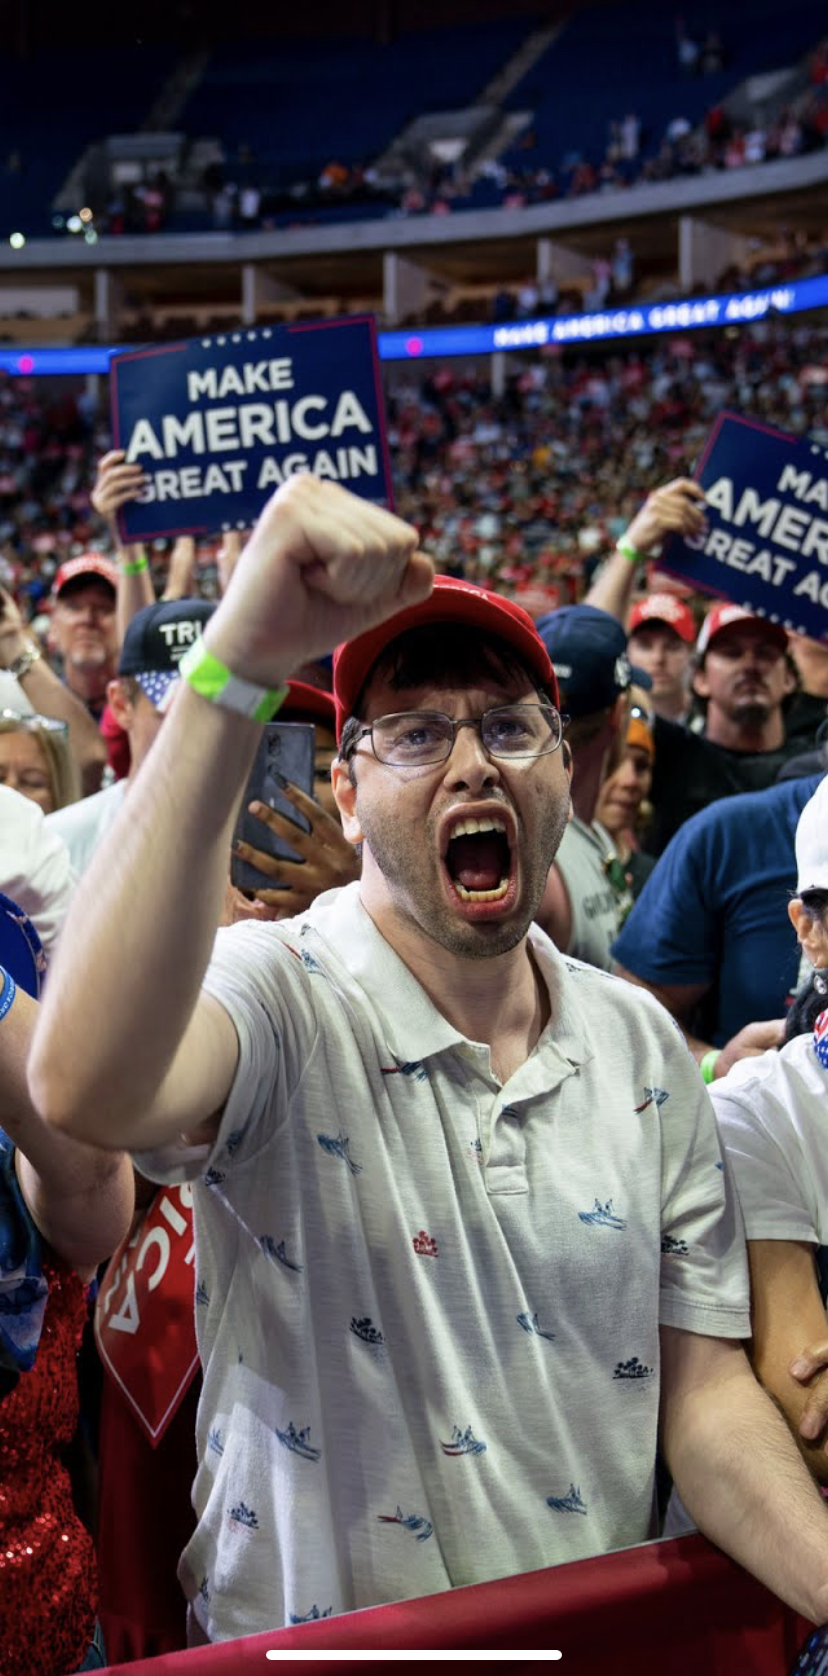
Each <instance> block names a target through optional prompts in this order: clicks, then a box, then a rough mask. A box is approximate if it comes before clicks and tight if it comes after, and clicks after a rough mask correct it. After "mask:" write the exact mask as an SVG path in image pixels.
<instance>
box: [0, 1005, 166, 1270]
mask: <svg viewBox="0 0 828 1676" xmlns="http://www.w3.org/2000/svg"><path fill="white" fill-rule="evenodd" d="M37 1013H38V1005H37V1002H36V1001H33V1000H32V998H31V996H29V995H25V994H23V992H22V991H21V990H19V989H18V991H17V993H16V995H15V997H14V1000H13V1002H12V1005H11V1007H10V1009H9V1011H8V1013H7V1014H6V1016H5V1018H4V1019H3V1021H2V1025H0V1126H2V1128H3V1129H4V1130H5V1132H6V1134H7V1135H8V1137H9V1140H10V1141H13V1142H14V1145H15V1147H16V1149H17V1151H16V1157H15V1164H16V1169H17V1179H18V1181H19V1183H20V1190H21V1192H22V1194H23V1198H24V1199H25V1201H26V1205H27V1207H28V1210H29V1213H30V1215H31V1217H32V1219H33V1220H34V1222H35V1223H36V1225H37V1227H38V1228H39V1229H40V1232H41V1234H42V1235H43V1236H44V1238H45V1239H47V1240H48V1242H49V1244H50V1245H51V1246H52V1247H53V1249H54V1250H55V1251H56V1252H57V1253H58V1255H59V1256H61V1257H63V1258H64V1259H65V1261H66V1262H67V1263H70V1264H71V1266H72V1268H74V1269H77V1270H78V1271H79V1273H81V1274H82V1275H83V1278H84V1279H90V1278H91V1276H92V1275H93V1274H94V1272H95V1269H96V1268H97V1266H98V1264H99V1263H100V1262H102V1261H103V1259H104V1258H105V1257H109V1256H110V1255H111V1253H112V1252H113V1251H114V1250H115V1248H116V1246H118V1245H119V1244H120V1242H121V1240H122V1239H123V1237H124V1235H125V1234H126V1232H127V1230H128V1228H129V1225H130V1220H131V1217H132V1210H133V1200H134V1193H133V1177H132V1165H131V1164H130V1161H129V1159H128V1158H126V1157H125V1156H124V1155H123V1154H122V1153H116V1152H102V1151H100V1150H99V1149H98V1148H97V1147H89V1146H84V1145H82V1144H81V1143H80V1142H78V1141H73V1140H70V1139H69V1137H68V1136H67V1135H59V1134H57V1133H56V1131H55V1130H54V1129H51V1128H49V1127H48V1125H47V1124H45V1123H44V1122H43V1121H42V1119H41V1118H40V1117H38V1115H37V1113H36V1111H35V1110H34V1107H33V1105H32V1102H31V1100H30V1098H29V1092H28V1088H27V1085H26V1056H27V1053H28V1050H29V1046H30V1044H31V1039H32V1035H33V1033H34V1026H35V1020H36V1018H37Z"/></svg>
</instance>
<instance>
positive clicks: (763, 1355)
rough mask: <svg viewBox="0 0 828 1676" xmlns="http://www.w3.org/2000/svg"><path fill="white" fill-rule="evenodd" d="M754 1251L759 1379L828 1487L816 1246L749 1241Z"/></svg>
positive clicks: (827, 1349)
mask: <svg viewBox="0 0 828 1676" xmlns="http://www.w3.org/2000/svg"><path fill="white" fill-rule="evenodd" d="M747 1249H748V1259H749V1262H750V1291H751V1322H752V1326H753V1341H752V1348H751V1360H752V1362H753V1366H754V1368H755V1370H756V1376H757V1378H758V1379H759V1380H760V1381H761V1383H762V1385H763V1386H764V1387H765V1390H766V1391H768V1392H769V1393H770V1395H771V1396H772V1397H773V1399H774V1401H775V1402H776V1403H777V1404H778V1405H779V1407H780V1408H781V1410H782V1413H783V1414H784V1416H785V1418H786V1420H787V1422H788V1425H789V1426H790V1428H791V1431H792V1432H793V1435H794V1437H795V1439H796V1441H797V1443H798V1445H799V1448H800V1450H801V1452H802V1454H803V1456H804V1458H805V1460H806V1461H807V1463H808V1465H809V1467H810V1468H811V1471H812V1472H813V1473H814V1474H815V1475H816V1477H817V1478H818V1479H819V1481H820V1483H821V1484H828V1436H826V1427H828V1373H826V1371H825V1368H826V1363H828V1344H826V1339H825V1308H824V1306H823V1302H822V1299H821V1297H820V1294H819V1286H818V1284H817V1276H816V1267H815V1255H816V1252H815V1247H814V1246H812V1245H807V1244H805V1242H804V1241H799V1240H748V1248H747ZM803 1346H804V1347H805V1348H803ZM794 1370H796V1371H794Z"/></svg>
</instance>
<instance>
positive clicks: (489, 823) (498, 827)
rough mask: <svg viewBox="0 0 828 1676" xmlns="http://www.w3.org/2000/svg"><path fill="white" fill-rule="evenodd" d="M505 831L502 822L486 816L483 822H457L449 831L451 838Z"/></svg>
mask: <svg viewBox="0 0 828 1676" xmlns="http://www.w3.org/2000/svg"><path fill="white" fill-rule="evenodd" d="M505 831H506V825H505V822H504V821H501V820H498V819H497V817H496V816H495V817H494V818H492V817H491V816H488V817H487V818H486V819H485V820H481V821H477V820H468V821H458V822H457V824H456V825H455V826H453V827H452V829H451V836H452V838H465V837H466V835H467V834H468V833H470V832H505Z"/></svg>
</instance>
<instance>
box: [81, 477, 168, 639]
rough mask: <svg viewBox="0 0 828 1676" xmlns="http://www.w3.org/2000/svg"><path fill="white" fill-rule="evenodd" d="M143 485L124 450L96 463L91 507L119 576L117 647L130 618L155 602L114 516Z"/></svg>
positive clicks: (137, 555)
mask: <svg viewBox="0 0 828 1676" xmlns="http://www.w3.org/2000/svg"><path fill="white" fill-rule="evenodd" d="M146 481H147V479H146V476H145V474H144V471H143V468H142V467H141V466H138V465H128V464H127V457H126V454H125V453H124V450H123V449H122V448H113V449H111V450H110V452H109V453H108V454H104V457H103V459H102V460H101V461H100V463H99V465H98V475H97V477H96V479H95V487H94V489H93V490H92V505H93V506H94V508H95V511H96V512H97V514H98V516H99V517H100V518H102V519H103V521H104V523H105V524H106V527H107V529H108V530H109V533H110V535H111V537H112V543H113V546H114V548H115V558H116V561H117V565H118V570H119V572H120V575H119V577H118V615H117V624H118V642H119V644H120V645H123V639H124V635H125V634H126V631H127V629H128V627H129V624H130V623H131V622H132V619H133V617H134V616H136V615H137V613H138V612H139V611H141V610H143V607H144V606H145V605H152V604H153V601H154V599H155V590H154V588H153V585H152V576H151V575H150V568H149V564H148V562H147V556H146V554H145V552H144V549H143V547H139V546H137V545H135V544H133V543H129V544H127V543H124V542H123V541H122V540H121V532H120V530H119V528H118V513H119V511H120V509H121V507H122V506H126V504H127V501H130V500H137V499H138V496H139V495H140V494H141V492H142V490H143V488H144V486H145V484H146Z"/></svg>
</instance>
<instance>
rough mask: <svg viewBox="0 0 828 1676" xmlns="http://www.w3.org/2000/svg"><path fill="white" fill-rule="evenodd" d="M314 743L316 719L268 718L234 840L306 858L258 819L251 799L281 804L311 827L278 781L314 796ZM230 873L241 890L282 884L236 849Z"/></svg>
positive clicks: (295, 858)
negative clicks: (285, 719)
mask: <svg viewBox="0 0 828 1676" xmlns="http://www.w3.org/2000/svg"><path fill="white" fill-rule="evenodd" d="M315 749H316V733H315V729H314V727H313V726H312V724H310V723H308V722H268V723H267V726H266V727H265V729H264V731H263V733H262V737H261V739H260V741H259V749H258V751H257V752H256V760H255V762H254V763H253V767H252V769H251V772H250V778H249V780H248V782H247V785H246V786H245V788H244V796H243V798H242V800H241V804H240V807H239V812H238V815H237V817H236V826H235V830H234V833H233V841H234V843H235V842H236V841H237V840H238V839H241V840H242V841H243V842H244V843H245V844H252V845H253V846H254V848H255V849H257V850H264V851H265V853H266V854H267V855H272V856H276V857H278V858H279V859H280V860H282V861H299V860H300V859H301V857H300V856H299V855H298V853H297V851H296V850H292V849H291V847H290V845H289V844H288V843H287V842H286V841H285V839H284V838H280V837H279V836H278V835H277V834H276V833H275V832H273V831H271V829H270V827H269V826H266V825H265V824H264V822H263V821H257V820H256V818H255V816H254V815H251V814H250V812H249V808H248V805H249V804H250V803H253V802H258V803H267V804H268V806H269V807H270V808H271V809H276V810H277V811H278V813H279V814H280V815H284V816H285V818H286V820H289V821H292V822H293V824H294V826H298V827H300V828H301V830H302V831H303V832H309V831H310V824H309V822H308V821H307V820H306V819H305V817H304V815H300V814H298V813H297V811H296V809H294V807H293V804H292V803H291V802H289V800H288V799H287V798H286V797H285V794H284V792H283V791H282V789H281V786H280V785H279V776H281V778H282V779H283V780H289V781H290V783H291V785H294V786H298V787H299V789H300V790H301V791H304V792H306V793H307V795H308V797H312V796H313V770H314V756H315ZM230 878H231V881H232V883H233V884H234V885H235V886H236V887H237V889H238V890H247V891H252V892H253V894H254V895H255V894H256V892H257V891H259V890H274V889H276V890H278V888H279V882H278V879H272V878H271V877H270V876H269V874H267V873H262V872H260V870H259V868H258V867H254V866H253V865H252V863H251V862H249V861H242V859H241V858H240V857H239V856H237V855H234V856H233V857H232V860H231V863H230Z"/></svg>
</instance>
